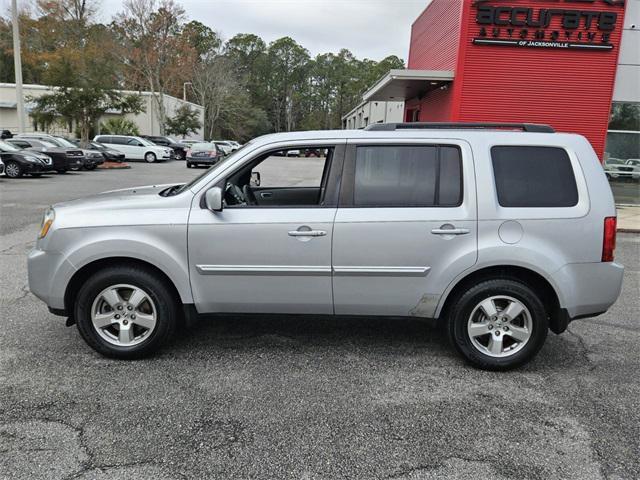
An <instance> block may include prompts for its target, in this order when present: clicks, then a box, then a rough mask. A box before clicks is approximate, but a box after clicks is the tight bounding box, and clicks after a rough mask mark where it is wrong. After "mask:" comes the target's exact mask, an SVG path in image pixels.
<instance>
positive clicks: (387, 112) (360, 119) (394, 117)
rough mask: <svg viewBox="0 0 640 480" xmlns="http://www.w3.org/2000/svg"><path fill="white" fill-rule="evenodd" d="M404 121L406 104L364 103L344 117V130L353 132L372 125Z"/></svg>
mask: <svg viewBox="0 0 640 480" xmlns="http://www.w3.org/2000/svg"><path fill="white" fill-rule="evenodd" d="M403 119H404V102H380V101H370V102H362V103H361V104H360V105H358V106H357V107H355V108H354V109H353V110H351V111H350V112H349V113H347V114H346V115H345V116H344V117H342V128H343V129H350V130H351V129H357V128H364V127H366V126H367V125H370V124H372V123H392V122H402V121H403Z"/></svg>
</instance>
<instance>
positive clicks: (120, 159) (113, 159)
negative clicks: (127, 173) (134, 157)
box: [105, 153, 124, 162]
mask: <svg viewBox="0 0 640 480" xmlns="http://www.w3.org/2000/svg"><path fill="white" fill-rule="evenodd" d="M105 157H106V159H107V161H108V162H124V153H120V154H118V155H116V154H115V153H106V154H105Z"/></svg>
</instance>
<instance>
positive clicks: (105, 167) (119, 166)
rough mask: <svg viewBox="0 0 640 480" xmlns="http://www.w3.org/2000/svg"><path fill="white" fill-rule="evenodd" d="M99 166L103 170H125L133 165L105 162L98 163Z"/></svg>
mask: <svg viewBox="0 0 640 480" xmlns="http://www.w3.org/2000/svg"><path fill="white" fill-rule="evenodd" d="M98 168H99V169H102V170H125V169H127V168H131V165H129V164H128V163H119V162H104V163H103V164H102V165H98Z"/></svg>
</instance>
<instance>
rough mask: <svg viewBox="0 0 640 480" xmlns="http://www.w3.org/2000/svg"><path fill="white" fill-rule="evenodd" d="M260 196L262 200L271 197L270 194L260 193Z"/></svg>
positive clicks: (271, 194)
mask: <svg viewBox="0 0 640 480" xmlns="http://www.w3.org/2000/svg"><path fill="white" fill-rule="evenodd" d="M260 196H261V197H262V198H271V197H273V193H271V192H262V193H261V194H260Z"/></svg>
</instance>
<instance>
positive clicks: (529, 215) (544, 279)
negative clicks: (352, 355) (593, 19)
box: [29, 124, 623, 370]
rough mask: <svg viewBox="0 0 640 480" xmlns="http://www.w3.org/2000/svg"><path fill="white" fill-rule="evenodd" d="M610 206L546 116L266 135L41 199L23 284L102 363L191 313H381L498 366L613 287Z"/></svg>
mask: <svg viewBox="0 0 640 480" xmlns="http://www.w3.org/2000/svg"><path fill="white" fill-rule="evenodd" d="M290 150H297V151H305V152H313V155H309V156H308V157H306V156H305V157H302V158H298V157H296V158H291V157H289V156H288V152H289V151H290ZM615 215H616V210H615V206H614V202H613V196H612V194H611V190H610V188H609V184H608V183H607V180H606V178H605V174H604V171H603V169H602V167H601V165H600V164H599V162H598V159H597V157H596V154H595V152H594V151H593V149H592V147H591V145H590V144H589V143H588V141H587V140H586V139H585V138H583V137H581V136H579V135H573V134H560V133H554V132H553V130H552V129H551V128H549V127H546V126H541V125H530V124H518V125H510V124H508V125H502V124H499V125H497V124H482V125H480V124H457V125H451V124H379V125H374V126H372V127H369V128H368V129H366V130H361V131H321V132H298V133H286V134H276V135H267V136H264V137H261V138H258V139H255V140H253V141H251V142H249V143H248V144H247V145H245V146H244V147H243V148H241V149H240V150H238V151H236V152H234V153H233V154H232V155H230V156H229V157H227V158H225V159H224V160H223V161H221V162H220V163H218V164H217V165H216V166H215V167H213V168H211V169H209V170H207V171H205V172H204V173H203V174H202V175H201V176H200V177H198V178H196V179H194V180H193V181H191V182H189V183H187V184H182V185H157V186H148V187H140V188H133V189H127V190H117V191H112V192H106V193H102V194H98V195H95V196H93V197H89V198H86V199H82V200H76V201H71V202H66V203H61V204H58V205H55V206H53V207H52V208H50V209H49V210H48V211H47V212H46V214H45V216H44V219H43V223H42V230H41V232H40V235H39V239H38V241H37V244H36V247H35V249H34V250H33V251H32V252H31V253H30V254H29V285H30V288H31V291H32V292H33V293H34V294H35V295H37V296H38V297H39V298H41V299H42V300H43V301H45V302H46V303H47V305H48V306H49V309H50V310H51V311H52V312H53V313H55V314H58V315H63V316H68V317H69V320H68V322H67V323H68V324H72V323H74V322H75V323H76V324H77V326H78V329H79V331H80V334H81V335H82V337H83V338H84V339H85V341H86V342H87V343H88V344H89V345H90V346H91V347H92V348H94V349H95V350H97V351H98V352H100V353H102V354H104V355H107V356H111V357H116V358H135V357H141V356H144V355H147V354H149V353H151V352H153V351H155V350H156V349H158V347H159V346H160V345H161V344H163V343H164V342H166V341H167V340H168V339H170V338H171V336H172V335H173V333H174V330H175V328H176V325H177V324H178V323H179V322H181V321H185V320H189V319H191V318H193V316H195V315H197V314H210V313H231V312H244V313H278V314H314V315H325V314H328V315H368V316H374V315H384V316H393V317H424V318H433V319H439V320H441V321H442V322H443V324H444V325H446V328H447V331H448V334H449V337H450V339H451V341H452V343H453V345H454V346H455V347H456V348H457V350H458V351H459V352H460V353H461V354H462V355H463V356H464V358H465V359H466V360H468V361H469V362H471V363H472V364H474V365H476V366H478V367H481V368H486V369H495V370H500V369H507V368H513V367H515V366H518V365H521V364H523V363H525V362H527V361H528V360H530V359H531V358H532V357H533V356H534V355H535V354H536V353H537V352H538V351H539V350H540V348H541V347H542V345H543V343H544V341H545V338H546V336H547V331H548V330H551V331H552V332H554V333H557V334H559V333H561V332H563V331H565V329H566V328H567V325H568V323H569V322H570V321H572V320H575V319H578V318H585V317H592V316H595V315H599V314H601V313H603V312H605V311H606V310H607V309H608V308H609V307H610V306H611V305H612V304H613V303H614V302H615V301H616V299H617V297H618V295H619V293H620V289H621V284H622V275H623V267H622V266H620V265H618V264H616V263H614V261H613V255H614V248H615V236H616V217H615Z"/></svg>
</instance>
